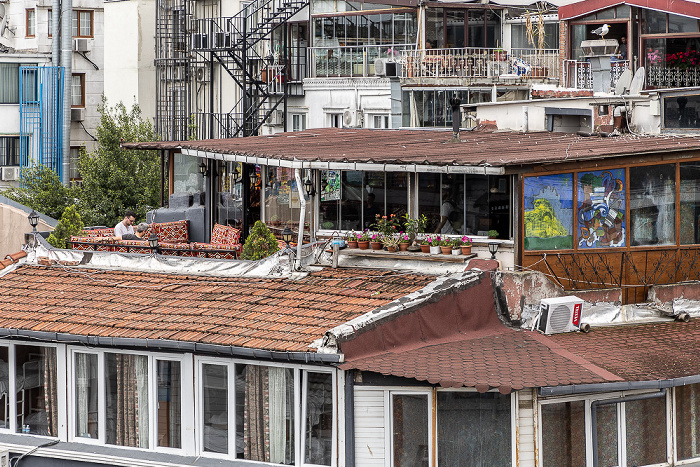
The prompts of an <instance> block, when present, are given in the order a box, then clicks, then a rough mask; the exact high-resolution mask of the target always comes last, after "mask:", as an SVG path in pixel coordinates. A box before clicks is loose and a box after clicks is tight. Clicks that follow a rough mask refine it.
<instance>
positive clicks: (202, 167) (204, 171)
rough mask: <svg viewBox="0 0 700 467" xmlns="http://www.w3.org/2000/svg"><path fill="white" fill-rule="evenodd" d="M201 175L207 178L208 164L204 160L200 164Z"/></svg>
mask: <svg viewBox="0 0 700 467" xmlns="http://www.w3.org/2000/svg"><path fill="white" fill-rule="evenodd" d="M199 173H200V174H202V176H203V177H206V176H207V164H206V162H204V159H202V162H200V163H199Z"/></svg>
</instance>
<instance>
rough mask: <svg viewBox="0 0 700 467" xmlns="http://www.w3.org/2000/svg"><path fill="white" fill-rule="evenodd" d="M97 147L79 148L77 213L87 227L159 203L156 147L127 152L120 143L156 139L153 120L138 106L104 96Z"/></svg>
mask: <svg viewBox="0 0 700 467" xmlns="http://www.w3.org/2000/svg"><path fill="white" fill-rule="evenodd" d="M98 110H99V111H100V113H101V115H102V116H101V118H100V124H99V126H98V127H97V145H96V147H95V150H94V151H93V152H91V153H89V154H88V153H86V152H85V151H81V153H80V156H79V159H78V167H79V169H80V174H81V176H82V178H83V182H82V185H81V187H80V188H79V190H78V198H79V211H80V213H81V215H82V217H83V220H84V222H85V223H86V224H87V225H107V226H112V225H115V224H116V223H117V222H119V221H120V220H121V219H122V218H123V217H124V211H125V210H127V209H133V210H134V211H135V212H136V217H137V219H143V218H145V215H146V211H148V210H150V209H152V208H153V207H154V206H157V205H158V204H159V202H160V160H159V157H158V154H157V152H156V151H138V150H127V149H123V148H121V147H120V145H121V142H123V141H129V142H138V141H155V140H156V139H157V136H156V133H155V131H154V130H153V126H152V125H151V123H150V122H149V121H148V120H146V119H143V118H142V117H141V109H139V107H138V105H136V104H134V105H133V106H132V107H131V109H127V108H126V107H125V106H124V104H122V103H121V102H120V103H118V104H117V105H115V106H114V107H108V105H107V100H106V99H104V98H103V100H102V104H101V105H100V106H99V107H98Z"/></svg>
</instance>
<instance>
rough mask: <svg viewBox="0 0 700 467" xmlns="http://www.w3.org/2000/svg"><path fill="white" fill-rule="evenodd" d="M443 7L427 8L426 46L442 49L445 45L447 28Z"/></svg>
mask: <svg viewBox="0 0 700 467" xmlns="http://www.w3.org/2000/svg"><path fill="white" fill-rule="evenodd" d="M442 12H443V10H442V8H428V9H426V10H425V15H426V17H425V48H426V49H442V48H444V47H445V40H444V35H445V32H444V31H445V29H444V23H443V13H442Z"/></svg>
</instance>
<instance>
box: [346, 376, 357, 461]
mask: <svg viewBox="0 0 700 467" xmlns="http://www.w3.org/2000/svg"><path fill="white" fill-rule="evenodd" d="M354 414H355V372H354V371H353V370H350V371H348V372H346V373H345V467H355V415H354Z"/></svg>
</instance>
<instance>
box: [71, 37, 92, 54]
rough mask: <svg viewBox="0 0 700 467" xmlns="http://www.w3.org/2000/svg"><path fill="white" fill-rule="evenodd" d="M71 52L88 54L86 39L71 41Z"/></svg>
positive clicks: (88, 47) (88, 45) (88, 48)
mask: <svg viewBox="0 0 700 467" xmlns="http://www.w3.org/2000/svg"><path fill="white" fill-rule="evenodd" d="M73 52H90V43H89V42H88V39H73Z"/></svg>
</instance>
